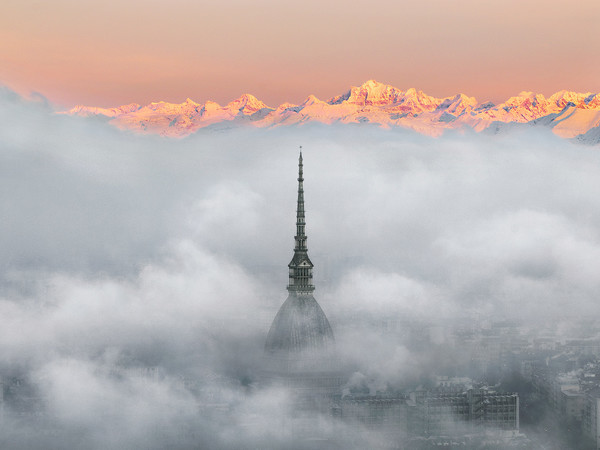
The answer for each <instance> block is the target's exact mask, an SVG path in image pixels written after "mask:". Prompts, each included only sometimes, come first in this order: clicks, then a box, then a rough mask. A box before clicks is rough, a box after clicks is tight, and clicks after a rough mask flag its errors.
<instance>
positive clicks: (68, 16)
mask: <svg viewBox="0 0 600 450" xmlns="http://www.w3.org/2000/svg"><path fill="white" fill-rule="evenodd" d="M599 18H600V2H599V1H598V0H578V1H577V2H575V3H571V2H567V1H558V0H544V1H542V0H461V1H450V0H427V1H424V0H407V1H397V0H396V1H394V0H369V1H362V0H359V1H354V2H347V1H339V0H334V1H322V0H320V1H316V0H302V1H274V0H253V1H243V0H221V1H210V2H208V1H198V0H196V1H187V0H171V1H169V2H166V1H158V0H145V1H140V0H129V1H126V2H122V1H116V0H102V1H100V0H86V1H81V0H53V1H47V0H3V1H2V2H1V3H0V83H1V84H5V85H7V86H9V87H10V88H12V89H15V90H17V91H18V92H20V93H23V94H27V93H31V92H39V93H41V94H43V95H44V96H46V97H47V98H48V99H49V100H50V101H52V102H54V103H56V104H58V105H61V106H64V107H70V106H73V105H75V104H87V105H96V106H116V105H120V104H125V103H130V102H137V103H141V104H145V103H148V102H150V101H157V100H165V101H172V102H181V101H183V100H185V99H186V98H187V97H190V98H192V99H193V100H195V101H198V102H204V101H206V100H209V99H210V100H214V101H217V102H219V103H221V104H225V103H227V102H229V101H231V100H232V99H234V98H236V97H238V96H239V95H240V94H242V93H244V92H249V93H252V94H254V95H256V96H257V97H258V98H260V99H262V100H263V101H265V102H266V103H267V104H269V105H277V104H279V103H282V102H284V101H290V102H294V103H298V102H301V101H302V100H303V99H304V98H305V97H306V96H307V95H308V94H311V93H312V94H315V95H316V96H317V97H319V98H322V99H328V98H330V97H332V96H334V95H337V94H340V93H342V92H344V91H346V90H347V89H348V87H349V86H351V85H359V84H361V83H362V82H364V81H366V80H368V79H376V80H378V81H381V82H384V83H388V84H391V85H394V86H396V87H398V88H401V89H407V88H409V87H416V88H417V89H421V90H423V91H425V92H426V93H428V94H430V95H435V96H439V97H443V96H449V95H453V94H455V93H457V92H464V93H466V94H468V95H472V96H475V97H477V98H478V99H479V100H480V101H483V100H488V99H490V100H493V101H496V102H499V101H502V100H505V99H506V98H508V97H509V96H511V95H515V94H517V93H519V92H520V91H523V90H531V91H535V92H539V93H542V94H544V95H550V94H552V93H553V92H555V91H558V90H560V89H568V90H574V91H579V92H587V91H591V92H599V91H600V57H599V56H598V55H600V27H599V26H598V19H599Z"/></svg>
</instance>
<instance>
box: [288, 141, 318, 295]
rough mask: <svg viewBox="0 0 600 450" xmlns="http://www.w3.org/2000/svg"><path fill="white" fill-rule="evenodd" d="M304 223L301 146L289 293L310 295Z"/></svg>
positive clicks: (310, 273)
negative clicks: (294, 243)
mask: <svg viewBox="0 0 600 450" xmlns="http://www.w3.org/2000/svg"><path fill="white" fill-rule="evenodd" d="M305 228H306V222H305V217H304V178H303V171H302V146H300V157H299V159H298V206H297V208H296V236H295V240H296V246H295V247H294V257H293V258H292V261H291V262H290V263H289V264H288V267H289V269H290V282H289V285H288V288H287V289H288V291H289V292H296V293H311V292H312V291H314V290H315V287H314V286H313V284H312V269H313V264H312V262H311V261H310V258H309V257H308V248H307V247H306V230H305Z"/></svg>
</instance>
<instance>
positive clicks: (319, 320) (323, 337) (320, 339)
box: [265, 292, 334, 356]
mask: <svg viewBox="0 0 600 450" xmlns="http://www.w3.org/2000/svg"><path fill="white" fill-rule="evenodd" d="M333 345H334V338H333V331H332V330H331V326H330V325H329V321H328V320H327V317H326V316H325V313H324V312H323V310H322V309H321V307H320V306H319V304H318V303H317V301H316V300H315V298H314V297H313V296H312V294H308V293H302V294H300V293H295V292H290V295H289V296H288V298H287V300H286V301H285V302H284V303H283V305H281V308H280V309H279V312H278V313H277V315H276V316H275V319H274V320H273V324H272V325H271V329H270V330H269V334H268V335H267V341H266V343H265V351H266V352H267V353H284V354H293V353H300V352H306V351H307V352H309V353H310V352H313V351H315V352H321V351H323V350H327V349H332V347H333ZM290 356H291V355H290Z"/></svg>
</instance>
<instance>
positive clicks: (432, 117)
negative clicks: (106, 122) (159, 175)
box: [65, 80, 600, 142]
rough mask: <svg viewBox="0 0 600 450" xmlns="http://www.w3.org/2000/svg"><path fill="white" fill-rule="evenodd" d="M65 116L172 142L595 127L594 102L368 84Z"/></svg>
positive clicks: (569, 131) (598, 104) (598, 106)
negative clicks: (321, 132) (203, 135)
mask: <svg viewBox="0 0 600 450" xmlns="http://www.w3.org/2000/svg"><path fill="white" fill-rule="evenodd" d="M65 114H71V115H78V116H91V115H104V116H106V117H108V118H110V119H111V120H110V122H111V123H112V124H113V125H115V126H118V127H119V128H123V129H132V130H136V131H139V132H144V133H156V134H161V135H163V136H173V137H183V136H187V135H189V134H191V133H194V132H195V131H197V130H198V129H200V128H204V127H207V126H217V125H218V126H224V125H227V126H243V125H244V126H256V127H262V128H265V127H277V126H287V125H302V124H305V123H309V122H320V123H325V124H334V123H372V124H376V125H378V126H381V127H385V128H390V127H404V128H410V129H413V130H415V131H417V132H419V133H423V134H428V135H431V136H439V135H441V134H442V133H443V132H444V131H445V130H448V129H458V130H461V129H474V130H475V131H483V130H486V129H489V128H490V127H492V130H491V131H492V132H497V131H499V130H501V129H502V130H506V129H509V128H512V125H511V124H514V125H518V124H529V125H534V126H546V127H549V128H551V129H552V130H553V132H554V133H556V134H557V135H559V136H561V137H564V138H574V137H576V136H583V135H584V134H586V133H588V131H590V130H592V129H594V128H597V127H599V126H600V95H598V94H593V93H590V92H588V93H576V92H571V91H559V92H557V93H555V94H553V95H552V96H550V97H549V98H545V97H544V96H543V95H542V94H535V93H533V92H521V93H519V94H518V95H516V96H514V97H511V98H509V99H507V100H506V101H505V102H503V103H500V104H499V105H494V104H493V103H491V102H482V103H480V102H478V101H477V100H476V99H475V98H474V97H468V96H466V95H464V94H457V95H455V96H451V97H446V98H436V97H431V96H429V95H427V94H425V93H424V92H422V91H418V90H416V89H414V88H410V89H408V90H406V91H403V90H401V89H398V88H396V87H393V86H390V85H386V84H383V83H379V82H377V81H375V80H369V81H367V82H365V83H363V84H362V85H361V86H352V87H351V88H350V89H349V90H348V91H347V92H345V93H344V94H341V95H338V96H335V97H332V98H331V99H329V100H327V101H323V100H320V99H318V98H317V97H315V96H314V95H309V96H308V97H307V98H306V100H305V101H304V102H302V103H301V104H299V105H293V104H290V103H284V104H281V105H279V106H278V107H276V108H271V107H269V106H267V105H266V104H265V103H263V102H262V101H260V100H258V99H257V98H256V97H254V96H253V95H250V94H244V95H242V96H241V97H239V98H238V99H236V100H233V101H232V102H230V103H228V104H227V105H226V106H221V105H219V104H218V103H215V102H212V101H207V102H205V103H204V104H199V103H196V102H194V101H192V100H190V99H187V100H186V101H185V102H183V103H179V104H176V103H166V102H156V103H150V104H149V105H146V106H143V107H142V106H140V105H138V104H135V103H132V104H130V105H124V106H120V107H116V108H96V107H85V106H77V107H75V108H73V109H71V110H69V111H66V112H65ZM592 134H593V133H591V134H590V136H592ZM580 140H584V139H580ZM588 140H593V138H592V137H589V138H588ZM586 142H587V141H586Z"/></svg>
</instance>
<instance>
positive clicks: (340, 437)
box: [0, 89, 600, 449]
mask: <svg viewBox="0 0 600 450" xmlns="http://www.w3.org/2000/svg"><path fill="white" fill-rule="evenodd" d="M0 105H1V106H0V119H1V122H2V126H1V127H0V146H1V151H0V171H1V172H2V173H1V175H0V183H1V186H0V192H2V194H1V197H0V198H1V202H0V205H1V211H2V213H1V216H2V220H1V221H0V310H1V313H0V335H1V338H0V354H1V355H2V358H1V360H0V370H1V373H0V375H1V377H2V385H3V397H2V398H3V400H2V418H1V420H0V429H1V430H2V432H1V433H0V446H1V447H3V448H13V449H36V448H40V449H41V448H44V449H63V448H89V449H120V448H150V449H154V448H156V449H158V448H182V449H184V448H202V449H204V448H225V449H229V448H232V449H233V448H357V449H358V448H433V447H434V446H436V445H453V446H456V447H459V448H513V447H518V448H594V447H593V445H594V444H593V440H592V439H591V438H589V442H588V441H586V440H585V439H587V438H584V433H583V431H581V430H582V429H583V426H584V425H582V421H583V422H585V417H584V413H583V412H580V413H578V414H579V415H577V413H573V415H572V416H571V415H569V414H570V413H569V411H567V410H565V411H563V410H561V409H560V393H561V392H563V391H565V392H567V391H568V390H567V388H566V387H565V388H564V389H562V388H561V385H560V383H558V382H557V381H556V380H559V379H562V378H565V377H567V378H568V380H569V381H568V383H565V386H566V385H567V384H568V387H569V389H571V391H573V390H574V391H576V392H577V393H578V394H577V395H576V397H577V398H579V399H581V400H580V403H581V405H584V401H585V400H586V398H587V397H586V395H587V394H588V393H589V392H591V391H592V390H593V389H591V388H590V386H592V388H593V383H592V381H593V380H592V381H590V377H592V374H594V375H593V376H594V377H595V376H597V375H595V372H594V371H595V370H597V369H596V367H597V358H598V356H599V352H600V336H598V332H599V330H600V328H599V325H600V324H599V323H598V317H597V311H598V307H597V298H598V292H599V288H600V278H599V277H598V272H597V268H598V267H599V266H600V240H599V231H598V230H600V204H599V203H598V192H600V154H599V153H598V148H597V146H584V145H577V144H574V143H572V142H570V141H568V140H564V139H561V138H559V137H557V136H555V135H553V134H552V133H551V132H550V131H548V130H540V129H525V130H518V131H514V132H511V133H500V134H497V135H492V134H489V133H488V134H476V133H474V132H473V133H470V132H466V133H459V132H449V133H446V134H444V135H443V136H442V137H440V138H431V137H427V136H423V135H419V134H417V133H415V132H413V131H409V130H402V129H392V130H385V129H380V128H376V127H369V126H360V127H359V126H354V125H339V126H325V125H319V124H315V125H309V126H304V127H289V128H278V129H267V130H262V129H247V128H234V129H229V130H225V131H222V130H221V131H218V130H217V131H214V130H206V131H202V130H201V131H199V132H198V133H196V134H193V135H191V136H188V137H186V138H184V139H179V140H176V139H166V138H162V137H158V136H141V135H138V134H134V133H132V132H128V131H120V130H117V129H115V128H113V127H111V126H110V125H109V124H107V123H106V121H104V120H102V119H99V118H97V117H92V118H81V117H71V116H64V115H57V114H54V113H53V111H52V107H51V106H50V105H49V104H48V103H45V102H44V101H43V100H33V101H32V100H25V99H24V98H23V97H21V96H20V95H18V94H16V93H14V92H12V91H10V90H8V89H4V90H3V91H2V93H1V101H0ZM300 146H302V154H303V158H304V159H303V161H304V200H305V210H306V236H307V239H308V241H307V242H308V252H309V254H310V258H311V260H312V263H313V264H314V276H313V279H312V283H313V284H314V287H315V290H314V298H315V299H316V300H317V301H318V304H319V305H320V306H321V308H322V310H323V312H324V313H325V315H326V317H327V319H328V320H329V323H330V324H331V329H332V330H333V335H334V336H335V351H336V358H337V361H338V363H339V366H338V369H339V370H338V372H336V373H338V374H339V379H340V380H341V381H340V385H339V396H338V397H336V400H335V402H333V403H332V405H329V404H328V405H327V407H326V408H325V409H323V408H322V407H321V408H320V409H318V410H316V411H314V413H311V412H310V409H306V408H304V409H302V412H301V413H298V408H297V404H298V403H297V399H296V398H295V396H296V393H295V392H294V390H293V389H291V388H289V386H287V387H286V386H282V385H278V384H276V383H274V384H270V383H266V382H265V381H264V376H263V372H264V367H265V355H264V354H265V340H266V338H267V333H268V332H269V328H270V327H271V323H272V322H273V319H274V318H275V316H276V314H277V311H278V310H279V308H280V307H281V305H282V303H283V302H284V300H285V299H286V297H287V295H288V293H287V292H286V286H288V268H287V267H286V266H287V264H288V263H289V260H290V258H291V257H292V255H293V254H294V236H295V234H296V228H295V223H296V220H297V219H296V214H297V213H296V208H297V195H298V181H297V178H298V155H299V147H300ZM290 276H291V275H290ZM594 364H596V365H594ZM586 374H587V375H586ZM586 376H587V377H588V378H585V377H586ZM561 377H562V378H561ZM569 377H570V378H569ZM584 378H585V380H587V381H586V382H585V383H584V381H582V380H584ZM544 383H546V385H547V386H549V387H545V386H546V385H544ZM556 383H558V393H559V394H558V397H557V396H556V395H555V394H552V392H554V391H553V389H554V390H555V389H556V388H555V386H556ZM586 383H587V384H586ZM440 386H442V387H445V388H446V391H452V392H474V390H480V391H481V392H483V391H485V392H486V393H489V392H496V393H502V395H505V394H506V395H512V396H513V397H512V398H517V397H518V400H519V401H520V402H517V406H516V408H517V410H516V414H517V418H516V419H515V418H514V417H513V416H514V411H513V416H511V417H512V419H511V420H512V422H511V423H510V424H509V425H502V426H505V430H504V431H505V434H504V435H502V436H501V437H496V436H495V435H492V434H490V433H492V431H493V430H494V426H491V427H490V429H488V428H485V432H486V433H488V434H487V438H486V439H487V440H486V439H482V438H480V437H477V436H478V435H477V433H475V432H473V429H472V428H469V427H471V424H470V423H469V422H468V421H464V422H463V421H456V422H453V427H454V428H453V431H452V432H449V431H448V430H447V429H446V430H445V431H444V433H441V434H440V433H438V434H437V435H436V433H435V432H433V431H431V430H430V431H428V434H423V433H420V432H419V431H418V430H417V431H415V430H414V429H410V426H409V425H407V423H409V422H410V421H407V419H406V417H405V416H407V417H412V416H411V415H410V414H411V413H410V410H411V409H410V408H413V409H415V410H419V392H421V393H422V392H434V391H435V390H436V389H438V390H439V389H440ZM586 386H587V387H586ZM544 389H546V390H544ZM561 389H562V390H561ZM571 391H568V392H571ZM435 392H438V391H435ZM415 393H417V394H415ZM411 395H412V397H411ZM415 395H416V397H415ZM427 395H429V394H427ZM465 395H466V394H465ZM482 395H483V394H482ZM485 395H491V394H485ZM494 395H496V394H494ZM498 395H499V394H498ZM553 395H554V396H553ZM369 398H371V400H368V399H369ZM386 398H387V399H391V400H389V402H392V401H393V402H396V403H394V405H396V406H394V408H396V410H395V411H404V412H401V413H397V415H396V416H393V417H398V415H399V416H401V417H404V419H402V420H400V419H397V422H393V423H391V422H390V421H391V420H392V419H391V418H389V417H388V416H385V417H386V418H385V420H383V419H381V420H382V422H381V423H380V422H378V420H379V419H377V417H379V416H377V417H375V418H373V417H374V416H373V414H374V413H372V412H369V411H371V410H370V409H369V408H370V407H371V406H367V407H366V408H367V409H366V411H367V413H366V415H364V414H363V413H362V412H355V413H349V412H348V411H355V409H352V408H353V407H354V406H356V405H357V404H359V400H360V401H363V402H368V401H371V402H374V401H375V400H373V399H386ZM590 401H591V400H590ZM344 402H345V403H344ZM411 402H413V403H411ZM553 402H554V403H553ZM350 404H351V405H354V406H352V408H351V407H350V406H348V405H350ZM365 404H366V403H365ZM390 404H391V403H390ZM368 405H372V403H368ZM557 405H558V406H557ZM581 408H583V406H582V407H581ZM405 409H406V410H408V411H409V412H406V411H405ZM307 411H308V412H307ZM361 411H362V410H361ZM395 414H396V413H395ZM561 414H562V415H561ZM588 414H589V412H588ZM519 415H520V423H519V418H518V417H519ZM390 417H391V416H390ZM415 417H416V416H415ZM418 417H420V416H418ZM394 420H396V419H394ZM515 421H516V422H515ZM567 422H568V423H569V424H573V426H571V427H570V428H569V427H566V426H565V427H561V426H559V425H560V424H564V423H567ZM577 426H579V428H576V427H577ZM386 427H387V428H386ZM390 427H391V428H392V429H393V432H391V431H390ZM382 430H383V431H382ZM507 430H508V432H509V434H510V436H509V437H506V431H507ZM394 433H396V434H394ZM473 435H475V437H473ZM448 436H451V437H448ZM457 436H458V437H457ZM464 436H468V437H467V438H465V437H464ZM490 436H492V437H490ZM436 439H437V440H436ZM445 442H446V444H444V443H445ZM447 442H450V444H448V443H447ZM461 445H462V447H460V446H461ZM486 445H487V447H486ZM585 445H588V446H587V447H586V446H585Z"/></svg>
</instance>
